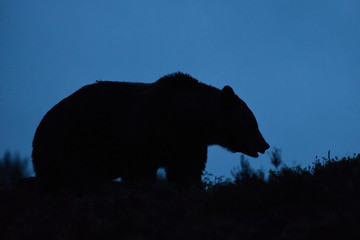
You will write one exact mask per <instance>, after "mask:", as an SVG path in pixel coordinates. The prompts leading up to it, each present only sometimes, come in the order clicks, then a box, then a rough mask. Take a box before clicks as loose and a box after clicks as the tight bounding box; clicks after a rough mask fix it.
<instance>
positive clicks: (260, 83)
mask: <svg viewBox="0 0 360 240" xmlns="http://www.w3.org/2000/svg"><path fill="white" fill-rule="evenodd" d="M0 46H1V47H0V154H3V152H4V151H5V150H6V149H9V150H12V151H19V153H20V154H21V155H22V156H26V157H30V154H31V142H32V138H33V135H34V132H35V129H36V127H37V125H38V123H39V122H40V120H41V118H42V117H43V115H44V114H45V113H46V112H47V111H48V110H49V109H50V108H51V107H52V106H53V105H55V104H56V103H57V102H59V101H60V100H61V99H63V98H64V97H66V96H68V95H69V94H71V93H72V92H74V91H76V90H77V89H78V88H80V87H81V86H83V85H86V84H89V83H93V82H95V80H97V79H102V80H117V81H132V82H138V81H141V82H153V81H155V80H157V79H158V78H159V77H161V76H163V75H165V74H168V73H172V72H175V71H178V70H180V71H183V72H186V73H189V74H191V75H192V76H194V77H195V78H197V79H199V80H200V81H202V82H205V83H207V84H210V85H213V86H216V87H219V88H221V87H223V86H224V85H230V86H232V87H233V89H234V90H235V92H236V93H237V94H238V95H239V96H240V97H241V98H242V99H243V100H244V101H245V102H246V103H247V104H248V106H249V107H250V108H251V109H252V110H253V112H254V114H255V116H256V117H257V119H258V122H259V125H260V130H261V131H262V133H263V135H264V137H265V139H266V140H267V141H268V142H269V144H270V145H271V146H276V147H278V148H281V149H282V153H283V154H282V155H283V160H284V161H285V162H286V163H287V164H288V165H293V164H294V163H296V164H301V165H302V166H306V165H307V164H310V163H311V162H312V161H313V160H314V159H315V156H316V155H317V156H326V155H327V151H328V150H331V152H332V154H333V155H338V156H347V155H352V153H355V152H356V153H360V1H344V0H343V1H313V0H311V1H306V0H304V1H210V0H204V1H194V0H182V1H145V0H144V1H140V0H139V1H130V0H129V1H115V0H114V1H108V0H102V1H90V0H86V1H85V0H77V1H70V0H61V1H60V0H58V1H39V0H31V1H28V0H22V1H21V0H17V1H12V0H2V1H1V2H0ZM239 156H240V154H230V153H228V152H226V151H225V150H223V149H221V148H220V147H211V148H209V161H208V167H207V170H208V171H210V172H212V173H214V174H216V175H226V176H230V170H231V169H232V167H233V166H235V165H237V164H238V163H239ZM249 159H250V158H249ZM251 165H252V166H254V167H256V168H260V167H263V168H264V169H267V168H268V167H269V166H270V160H269V156H268V155H267V154H265V155H264V156H263V157H260V158H258V159H251Z"/></svg>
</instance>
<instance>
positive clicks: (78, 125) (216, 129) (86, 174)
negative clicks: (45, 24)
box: [32, 72, 269, 188]
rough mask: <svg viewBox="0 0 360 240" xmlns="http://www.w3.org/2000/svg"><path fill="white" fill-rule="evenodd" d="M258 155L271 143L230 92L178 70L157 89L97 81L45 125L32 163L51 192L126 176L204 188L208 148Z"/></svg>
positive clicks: (61, 105) (133, 179) (155, 85)
mask: <svg viewBox="0 0 360 240" xmlns="http://www.w3.org/2000/svg"><path fill="white" fill-rule="evenodd" d="M214 144H216V145H220V146H222V147H223V148H225V149H227V150H229V151H230V152H233V153H236V152H241V153H244V154H246V155H248V156H251V157H258V153H264V152H265V150H267V149H268V148H269V144H268V143H267V142H266V141H265V140H264V138H263V136H262V134H261V133H260V131H259V128H258V123H257V121H256V119H255V116H254V115H253V113H252V112H251V110H250V109H249V108H248V107H247V105H246V104H245V102H244V101H243V100H241V99H240V98H239V97H238V96H237V95H236V94H235V93H234V91H233V89H232V88H231V87H230V86H225V87H223V89H221V90H220V89H218V88H215V87H212V86H210V85H206V84H204V83H201V82H199V81H198V80H197V79H195V78H193V77H191V76H190V75H189V74H184V73H181V72H176V73H173V74H169V75H165V76H164V77H162V78H160V79H159V80H157V81H155V82H153V83H130V82H115V81H97V82H96V83H93V84H90V85H87V86H84V87H82V88H81V89H79V90H78V91H76V92H75V93H73V94H71V95H70V96H68V97H67V98H65V99H63V100H62V101H60V102H59V103H58V104H56V105H55V106H54V107H53V108H52V109H50V110H49V111H48V112H47V113H46V114H45V116H44V117H43V119H42V120H41V122H40V124H39V125H38V127H37V129H36V132H35V135H34V139H33V151H32V159H33V166H34V170H35V173H36V177H37V179H38V181H39V182H40V183H42V184H43V185H44V186H47V187H49V188H60V187H63V188H66V187H75V186H81V185H86V184H97V183H103V182H106V181H111V180H114V179H117V178H121V179H122V181H123V182H124V183H125V184H130V185H131V184H134V183H136V182H138V181H142V182H144V183H146V182H149V183H152V182H154V181H155V180H156V171H157V170H158V169H159V168H164V169H165V170H166V178H167V180H168V181H169V182H173V183H174V184H176V185H178V186H180V187H185V186H189V185H196V186H201V184H202V181H201V176H202V173H203V171H204V169H205V165H206V160H207V148H208V146H210V145H214Z"/></svg>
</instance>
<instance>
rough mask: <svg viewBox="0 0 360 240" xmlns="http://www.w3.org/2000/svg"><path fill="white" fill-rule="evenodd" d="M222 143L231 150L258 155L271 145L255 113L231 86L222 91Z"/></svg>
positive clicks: (253, 155)
mask: <svg viewBox="0 0 360 240" xmlns="http://www.w3.org/2000/svg"><path fill="white" fill-rule="evenodd" d="M220 112H221V116H219V117H220V119H221V124H220V126H221V129H219V130H220V131H221V143H220V145H221V146H222V147H224V148H226V149H228V150H229V151H231V152H241V153H244V154H246V155H248V156H251V157H258V156H259V154H258V152H260V153H264V152H265V150H266V149H268V148H269V147H270V146H269V144H268V143H267V142H266V141H265V140H264V138H263V136H262V134H261V133H260V131H259V127H258V123H257V121H256V119H255V116H254V114H253V113H252V112H251V110H250V109H249V108H248V106H247V105H246V104H245V102H244V101H243V100H241V99H240V98H239V97H238V96H237V95H235V93H234V91H233V90H232V88H231V87H230V86H225V87H224V88H223V89H222V90H221V91H220Z"/></svg>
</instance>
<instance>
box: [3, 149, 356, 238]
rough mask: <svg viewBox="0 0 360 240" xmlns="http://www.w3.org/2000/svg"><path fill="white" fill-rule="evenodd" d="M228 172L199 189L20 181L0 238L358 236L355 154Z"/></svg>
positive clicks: (7, 197)
mask: <svg viewBox="0 0 360 240" xmlns="http://www.w3.org/2000/svg"><path fill="white" fill-rule="evenodd" d="M320 162H322V163H320ZM234 175H236V176H237V178H236V180H235V181H233V182H230V181H220V182H216V183H214V182H210V181H206V182H205V186H206V190H203V189H195V188H193V189H177V188H175V187H174V186H172V185H171V184H169V183H167V182H165V181H161V182H159V183H158V184H156V185H153V186H148V187H146V188H144V187H135V188H125V187H124V186H123V185H122V183H120V182H112V183H109V184H106V185H101V186H97V187H96V188H93V189H92V190H91V191H88V192H86V193H83V194H81V195H79V194H75V193H69V192H66V191H61V192H59V193H52V194H46V193H42V192H41V191H40V190H39V189H38V188H37V184H36V179H35V178H28V179H24V180H22V181H20V183H17V184H15V185H14V186H13V187H12V188H10V189H9V188H3V189H2V190H1V191H0V212H1V214H0V239H3V240H5V239H181V240H184V239H360V238H359V237H360V155H357V156H354V157H352V158H344V159H341V160H334V159H330V158H329V159H326V160H324V159H323V161H317V162H316V163H314V164H313V165H312V166H311V167H308V168H306V169H302V168H300V167H295V168H287V167H283V168H282V169H281V170H279V171H272V172H270V175H269V179H268V180H266V181H265V180H264V177H263V173H259V172H254V171H253V170H251V169H250V168H248V167H246V164H245V162H244V164H243V166H242V168H239V169H238V171H237V172H235V173H234Z"/></svg>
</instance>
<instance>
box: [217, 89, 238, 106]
mask: <svg viewBox="0 0 360 240" xmlns="http://www.w3.org/2000/svg"><path fill="white" fill-rule="evenodd" d="M220 98H221V102H222V103H223V104H224V105H226V106H232V105H234V103H235V99H236V95H235V93H234V90H233V89H232V88H231V87H230V86H225V87H224V88H223V89H222V90H221V92H220Z"/></svg>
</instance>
